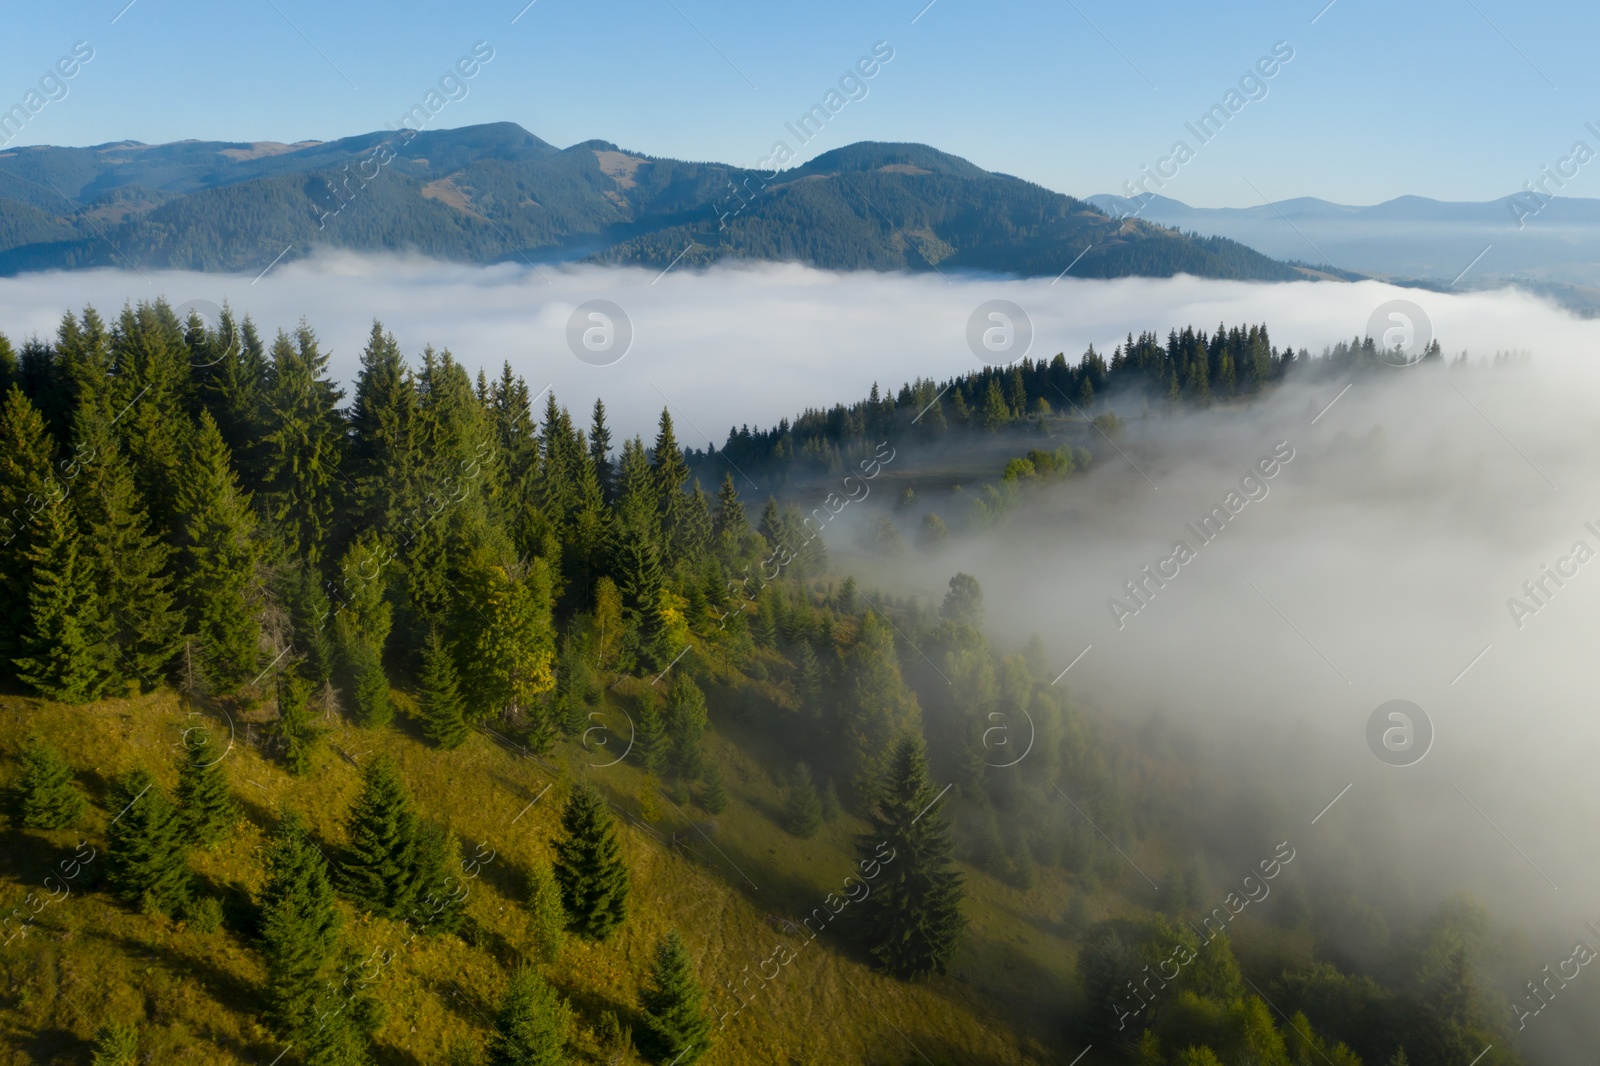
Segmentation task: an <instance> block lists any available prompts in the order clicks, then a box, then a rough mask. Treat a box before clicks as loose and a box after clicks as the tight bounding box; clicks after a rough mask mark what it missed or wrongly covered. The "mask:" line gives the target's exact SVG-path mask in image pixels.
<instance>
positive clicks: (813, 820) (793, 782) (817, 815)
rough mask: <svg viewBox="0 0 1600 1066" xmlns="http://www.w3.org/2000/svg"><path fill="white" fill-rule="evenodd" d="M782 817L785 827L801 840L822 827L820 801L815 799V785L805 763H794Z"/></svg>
mask: <svg viewBox="0 0 1600 1066" xmlns="http://www.w3.org/2000/svg"><path fill="white" fill-rule="evenodd" d="M783 819H784V822H785V823H786V824H785V828H787V829H788V830H789V832H791V833H793V834H794V835H795V836H797V837H799V838H801V839H802V840H807V839H810V838H811V837H814V836H816V835H817V830H818V829H820V828H822V802H821V801H820V800H818V799H817V786H816V784H815V783H814V782H813V781H812V780H811V770H810V769H809V768H808V767H807V766H806V764H805V763H799V764H798V765H796V766H795V768H794V773H793V774H792V775H791V776H790V781H789V797H788V799H787V800H786V801H785V802H784V806H783Z"/></svg>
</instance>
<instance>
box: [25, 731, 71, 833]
mask: <svg viewBox="0 0 1600 1066" xmlns="http://www.w3.org/2000/svg"><path fill="white" fill-rule="evenodd" d="M17 807H18V809H19V811H20V812H21V814H22V824H23V825H25V826H27V827H28V828H29V829H66V828H67V827H69V826H71V825H73V824H74V823H76V822H77V820H78V819H79V818H80V817H81V816H82V815H83V807H84V799H83V793H81V792H79V791H78V786H77V785H76V784H75V783H74V782H73V780H72V767H71V766H69V765H67V761H66V760H65V759H63V758H62V757H61V753H60V752H58V751H56V749H55V748H54V747H52V746H50V745H49V744H47V743H45V742H44V741H42V740H38V739H34V740H32V741H30V742H29V744H28V746H27V747H26V748H24V749H23V750H22V780H21V781H20V782H19V783H18V786H17Z"/></svg>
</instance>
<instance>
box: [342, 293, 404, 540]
mask: <svg viewBox="0 0 1600 1066" xmlns="http://www.w3.org/2000/svg"><path fill="white" fill-rule="evenodd" d="M419 428H420V424H419V418H418V410H417V393H416V388H415V385H414V383H413V382H412V380H411V372H410V371H409V370H407V369H406V363H405V357H404V356H403V355H402V354H401V353H400V345H399V344H398V343H397V342H396V341H395V339H394V334H392V333H385V332H384V331H383V327H382V326H381V325H380V324H379V323H377V322H373V324H372V334H371V336H370V337H369V338H368V340H367V347H366V350H365V351H363V352H362V353H361V371H360V373H359V374H357V376H356V394H355V400H354V402H353V403H352V404H351V406H350V431H351V432H350V454H349V467H350V480H351V482H352V483H353V484H354V485H355V489H354V492H353V495H354V497H355V499H354V500H353V501H352V504H353V508H354V511H355V513H356V515H358V516H359V517H358V522H359V525H358V526H357V528H358V529H361V530H364V531H367V532H374V533H377V534H378V535H380V536H387V535H391V534H392V533H393V532H394V531H395V530H396V528H397V527H398V525H399V523H400V521H401V520H402V518H403V516H404V515H405V514H406V512H407V511H409V510H411V509H413V508H414V507H415V506H416V504H417V503H418V502H419V494H418V492H417V489H416V477H417V468H418V463H417V458H418V448H419V441H418V439H417V434H418V431H419Z"/></svg>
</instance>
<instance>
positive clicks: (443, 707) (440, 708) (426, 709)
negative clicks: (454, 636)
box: [417, 630, 472, 749]
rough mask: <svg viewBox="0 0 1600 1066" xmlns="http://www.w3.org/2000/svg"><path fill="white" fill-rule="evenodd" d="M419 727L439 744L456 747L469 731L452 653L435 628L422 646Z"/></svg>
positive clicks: (419, 679) (419, 680)
mask: <svg viewBox="0 0 1600 1066" xmlns="http://www.w3.org/2000/svg"><path fill="white" fill-rule="evenodd" d="M417 680H418V682H419V683H420V686H421V690H422V691H421V697H422V698H421V700H420V702H421V705H422V731H423V733H424V734H426V735H427V737H428V739H429V740H431V741H433V742H434V743H435V744H437V745H439V747H441V748H446V749H448V748H458V747H460V746H461V745H462V743H463V742H465V741H466V739H467V737H468V736H469V735H471V733H472V730H471V728H470V727H469V726H468V725H467V721H466V701H465V700H464V699H462V697H461V684H460V680H459V676H458V675H457V673H456V662H455V657H454V656H453V655H451V653H450V649H449V648H448V647H447V646H446V645H445V643H444V641H443V640H442V639H441V638H440V636H439V633H438V631H437V630H435V631H434V632H432V633H430V634H429V635H428V642H427V644H425V645H424V646H423V649H422V672H421V674H420V676H419V677H418V679H417Z"/></svg>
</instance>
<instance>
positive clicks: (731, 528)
mask: <svg viewBox="0 0 1600 1066" xmlns="http://www.w3.org/2000/svg"><path fill="white" fill-rule="evenodd" d="M711 529H712V532H713V533H715V534H716V536H717V540H718V541H719V542H720V544H721V545H722V546H723V551H724V552H725V553H727V554H728V556H729V557H730V558H731V557H732V555H733V553H735V552H737V551H738V550H739V549H740V548H742V547H743V545H744V542H745V538H746V537H748V536H749V535H750V519H749V517H748V516H747V515H746V514H745V513H744V504H743V503H742V502H740V500H739V490H738V489H737V488H735V487H734V484H733V475H732V474H723V475H722V484H721V485H719V486H718V487H717V509H716V512H715V514H714V515H713V516H712V520H711Z"/></svg>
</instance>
